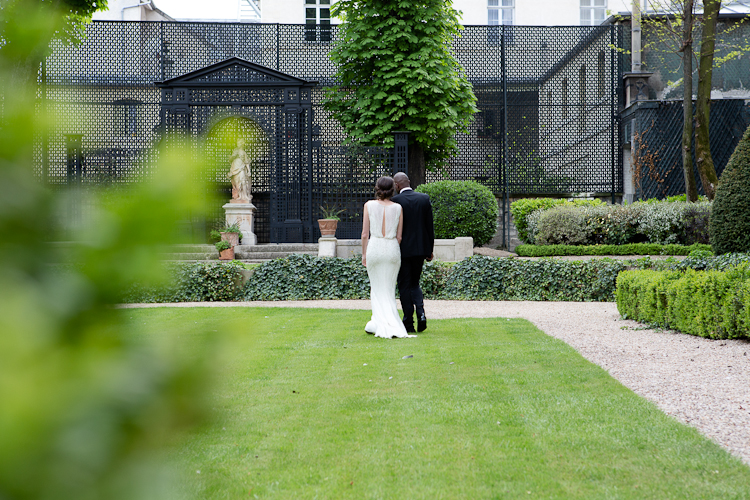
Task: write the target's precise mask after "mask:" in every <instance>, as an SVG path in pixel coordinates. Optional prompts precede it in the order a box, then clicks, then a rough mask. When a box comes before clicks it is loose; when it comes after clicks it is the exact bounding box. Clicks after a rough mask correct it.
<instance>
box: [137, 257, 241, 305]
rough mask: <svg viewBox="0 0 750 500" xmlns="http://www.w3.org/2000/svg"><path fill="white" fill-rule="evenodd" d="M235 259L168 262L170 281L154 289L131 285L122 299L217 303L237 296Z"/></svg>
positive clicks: (238, 282) (235, 298)
mask: <svg viewBox="0 0 750 500" xmlns="http://www.w3.org/2000/svg"><path fill="white" fill-rule="evenodd" d="M242 269H244V268H243V266H242V265H241V264H239V263H237V262H234V261H229V262H215V261H208V262H198V263H194V264H188V263H179V264H172V265H170V269H169V271H170V274H171V275H172V279H171V280H170V281H171V283H170V284H169V285H168V286H166V287H160V288H154V287H143V286H135V287H133V288H132V289H131V290H129V291H128V292H127V293H126V294H125V297H124V298H123V302H221V301H228V300H238V299H239V298H241V297H240V296H239V293H240V282H241V278H242V275H241V274H240V271H241V270H242Z"/></svg>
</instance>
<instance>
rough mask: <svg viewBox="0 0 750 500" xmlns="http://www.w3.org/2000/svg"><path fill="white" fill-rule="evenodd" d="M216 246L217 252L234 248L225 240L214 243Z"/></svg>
mask: <svg viewBox="0 0 750 500" xmlns="http://www.w3.org/2000/svg"><path fill="white" fill-rule="evenodd" d="M214 246H216V250H218V251H219V252H221V251H223V250H229V249H230V248H232V245H231V244H230V243H229V242H228V241H224V240H221V241H217V242H216V243H214Z"/></svg>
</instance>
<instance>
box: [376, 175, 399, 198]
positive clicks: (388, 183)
mask: <svg viewBox="0 0 750 500" xmlns="http://www.w3.org/2000/svg"><path fill="white" fill-rule="evenodd" d="M395 191H396V185H395V184H394V183H393V178H392V177H381V178H380V179H378V182H376V183H375V196H376V197H377V198H378V199H379V200H387V199H390V197H391V196H393V193H394V192H395Z"/></svg>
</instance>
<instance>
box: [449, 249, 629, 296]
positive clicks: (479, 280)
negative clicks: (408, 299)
mask: <svg viewBox="0 0 750 500" xmlns="http://www.w3.org/2000/svg"><path fill="white" fill-rule="evenodd" d="M623 269H625V265H624V263H623V262H621V261H615V260H611V259H592V260H589V261H563V260H553V259H541V260H519V259H514V258H504V259H498V258H491V257H484V256H480V255H475V256H473V257H469V258H466V259H464V260H463V261H462V262H459V263H458V264H456V265H455V266H454V267H453V271H452V272H451V275H450V277H449V279H448V283H447V288H446V292H445V296H446V297H450V298H453V299H462V300H556V301H559V300H569V301H579V302H591V301H607V300H613V299H614V291H615V279H616V277H617V274H618V273H619V272H620V271H622V270H623Z"/></svg>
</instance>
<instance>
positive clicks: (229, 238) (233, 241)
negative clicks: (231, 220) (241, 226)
mask: <svg viewBox="0 0 750 500" xmlns="http://www.w3.org/2000/svg"><path fill="white" fill-rule="evenodd" d="M221 239H222V241H226V242H228V243H229V244H230V245H232V246H233V247H236V246H237V245H239V244H240V235H239V233H234V232H232V233H225V232H222V233H221Z"/></svg>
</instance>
